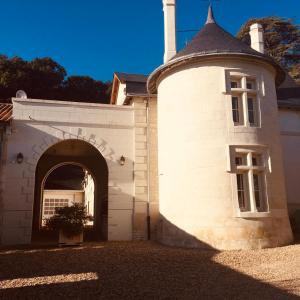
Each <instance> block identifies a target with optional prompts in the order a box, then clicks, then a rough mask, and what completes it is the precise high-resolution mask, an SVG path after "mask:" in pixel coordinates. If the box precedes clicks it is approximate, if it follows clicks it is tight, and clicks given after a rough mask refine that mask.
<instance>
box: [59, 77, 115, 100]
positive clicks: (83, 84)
mask: <svg viewBox="0 0 300 300" xmlns="http://www.w3.org/2000/svg"><path fill="white" fill-rule="evenodd" d="M107 89H108V86H107V84H105V83H103V82H102V81H96V80H94V79H92V78H91V77H88V76H70V77H68V78H67V80H66V81H65V82H64V85H63V89H62V92H63V94H64V99H67V100H71V101H72V100H73V101H76V99H80V100H81V101H84V102H91V101H92V100H93V99H102V100H103V103H108V102H109V101H108V100H109V98H108V95H107ZM104 100H106V101H104Z"/></svg>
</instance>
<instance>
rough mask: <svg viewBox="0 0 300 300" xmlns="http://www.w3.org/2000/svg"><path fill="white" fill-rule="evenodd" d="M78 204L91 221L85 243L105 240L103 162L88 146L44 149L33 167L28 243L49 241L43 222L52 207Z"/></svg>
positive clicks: (78, 143) (105, 170)
mask: <svg viewBox="0 0 300 300" xmlns="http://www.w3.org/2000/svg"><path fill="white" fill-rule="evenodd" d="M80 199H81V200H80ZM78 201H82V203H84V205H85V206H86V208H87V211H88V212H89V213H90V214H92V215H93V217H94V220H93V221H92V222H90V223H88V226H87V227H86V228H85V234H84V236H85V239H87V240H107V215H108V168H107V164H106V161H105V159H104V157H103V156H102V155H101V153H100V152H99V151H98V150H97V149H96V148H95V147H94V146H92V145H91V144H89V143H88V142H85V141H81V140H65V141H62V142H59V143H57V144H55V145H53V146H51V147H50V148H48V149H47V150H46V151H45V152H44V154H43V155H42V156H41V157H40V159H39V161H38V164H37V167H36V172H35V195H34V209H33V224H32V241H34V242H36V241H48V240H49V239H51V238H53V237H52V236H51V235H49V233H47V232H46V231H45V228H44V224H45V219H46V218H48V217H51V215H52V214H53V213H54V209H55V207H60V206H65V205H70V204H71V203H72V202H78Z"/></svg>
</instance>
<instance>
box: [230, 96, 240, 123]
mask: <svg viewBox="0 0 300 300" xmlns="http://www.w3.org/2000/svg"><path fill="white" fill-rule="evenodd" d="M231 99H232V118H233V122H234V123H239V122H240V116H239V98H238V97H232V98H231Z"/></svg>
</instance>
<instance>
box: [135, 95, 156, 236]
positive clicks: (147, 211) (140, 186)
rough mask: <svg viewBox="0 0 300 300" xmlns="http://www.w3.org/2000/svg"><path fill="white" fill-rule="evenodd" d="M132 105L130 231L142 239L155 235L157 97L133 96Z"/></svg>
mask: <svg viewBox="0 0 300 300" xmlns="http://www.w3.org/2000/svg"><path fill="white" fill-rule="evenodd" d="M132 105H133V107H134V115H135V165H134V185H135V201H134V232H133V235H134V239H135V240H145V239H147V238H149V237H151V238H155V232H156V223H157V218H158V182H157V110H156V107H157V99H156V97H151V98H149V99H147V98H146V97H135V98H134V99H133V103H132ZM147 124H148V125H147ZM149 225H150V228H148V226H149ZM148 230H149V232H148ZM148 235H150V236H148Z"/></svg>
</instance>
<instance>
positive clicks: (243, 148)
mask: <svg viewBox="0 0 300 300" xmlns="http://www.w3.org/2000/svg"><path fill="white" fill-rule="evenodd" d="M227 156H228V166H227V172H229V173H231V174H232V187H233V189H232V190H233V200H234V207H235V210H236V214H237V216H238V217H263V216H267V215H268V214H269V213H270V211H269V202H268V193H267V181H266V178H267V173H270V172H271V162H270V155H269V151H268V149H267V147H266V146H265V145H255V146H253V145H229V146H228V151H227ZM239 156H241V157H244V159H243V164H242V165H237V164H236V157H239ZM253 156H259V157H260V160H261V161H260V164H258V165H255V164H253ZM237 174H243V177H244V178H245V179H244V180H245V182H244V191H245V194H244V199H245V201H246V204H245V209H244V210H243V209H241V208H240V204H239V197H238V184H237ZM255 174H258V175H259V178H260V183H259V184H260V188H259V198H260V201H261V208H259V207H257V205H256V196H255V187H254V177H253V176H254V175H255Z"/></svg>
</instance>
